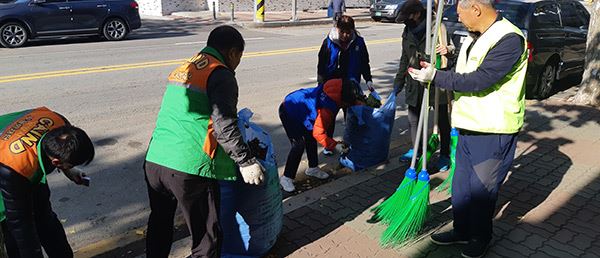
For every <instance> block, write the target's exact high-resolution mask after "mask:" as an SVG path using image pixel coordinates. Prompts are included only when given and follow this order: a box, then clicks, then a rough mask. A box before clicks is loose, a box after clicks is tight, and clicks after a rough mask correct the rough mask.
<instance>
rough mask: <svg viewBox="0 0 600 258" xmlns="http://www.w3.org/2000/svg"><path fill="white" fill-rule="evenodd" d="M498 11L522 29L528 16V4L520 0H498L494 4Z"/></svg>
mask: <svg viewBox="0 0 600 258" xmlns="http://www.w3.org/2000/svg"><path fill="white" fill-rule="evenodd" d="M494 6H495V7H496V10H498V13H500V14H502V16H503V17H504V18H506V19H508V20H509V21H510V22H512V23H513V24H514V25H515V26H517V27H519V28H521V29H524V28H525V21H527V18H528V17H529V4H527V3H521V2H500V3H497V4H495V5H494Z"/></svg>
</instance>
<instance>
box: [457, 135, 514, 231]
mask: <svg viewBox="0 0 600 258" xmlns="http://www.w3.org/2000/svg"><path fill="white" fill-rule="evenodd" d="M516 147H517V134H481V133H474V132H466V131H461V132H460V136H459V137H458V146H457V148H456V170H455V172H454V179H453V180H452V211H453V214H454V232H455V234H457V235H458V236H460V237H461V238H468V239H478V240H481V241H489V240H491V238H492V218H493V216H494V211H495V208H496V201H497V199H498V190H499V189H500V185H501V184H502V182H504V179H505V178H506V175H507V174H508V171H509V170H510V167H511V164H512V162H513V159H514V156H515V149H516Z"/></svg>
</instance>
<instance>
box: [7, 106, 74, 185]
mask: <svg viewBox="0 0 600 258" xmlns="http://www.w3.org/2000/svg"><path fill="white" fill-rule="evenodd" d="M65 124H66V121H65V120H64V118H62V117H61V116H60V115H59V114H57V113H55V112H53V111H52V110H50V109H48V108H46V107H39V108H35V109H31V110H25V111H21V112H16V113H11V114H7V115H2V116H0V163H1V164H2V165H4V166H6V167H8V168H10V169H12V170H13V171H15V172H17V173H19V174H20V175H22V176H24V177H25V178H27V179H29V180H30V181H32V182H36V183H37V182H40V181H42V182H43V181H45V180H43V178H44V176H43V174H44V173H43V172H42V171H41V170H42V169H43V168H42V167H41V158H40V153H39V149H40V148H39V146H38V143H39V142H40V139H41V138H42V137H43V136H44V135H45V134H46V133H47V132H48V131H50V130H51V129H54V128H58V127H61V126H64V125H65Z"/></svg>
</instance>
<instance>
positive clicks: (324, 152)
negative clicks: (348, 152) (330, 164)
mask: <svg viewBox="0 0 600 258" xmlns="http://www.w3.org/2000/svg"><path fill="white" fill-rule="evenodd" d="M323 155H325V156H331V155H333V151H329V150H327V149H323Z"/></svg>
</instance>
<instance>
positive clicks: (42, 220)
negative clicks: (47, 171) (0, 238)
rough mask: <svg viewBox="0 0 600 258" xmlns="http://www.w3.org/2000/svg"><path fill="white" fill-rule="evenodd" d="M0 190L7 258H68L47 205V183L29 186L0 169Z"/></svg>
mask: <svg viewBox="0 0 600 258" xmlns="http://www.w3.org/2000/svg"><path fill="white" fill-rule="evenodd" d="M0 188H2V197H3V199H4V206H5V208H6V220H5V221H4V223H2V224H3V226H2V230H3V231H4V238H5V241H6V242H5V244H6V249H7V253H8V255H9V257H11V258H18V257H21V258H29V257H35V258H42V257H43V256H42V249H41V247H43V248H44V251H46V254H48V257H50V258H72V257H73V250H72V249H71V246H70V245H69V242H68V241H67V236H66V234H65V230H64V229H63V226H62V224H61V223H60V221H59V219H58V218H57V216H56V213H54V211H53V210H52V205H51V204H50V188H48V185H47V184H32V183H31V182H29V180H27V179H26V178H25V177H23V176H21V175H19V174H17V173H16V172H14V171H11V170H10V169H8V168H5V167H3V166H0Z"/></svg>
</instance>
